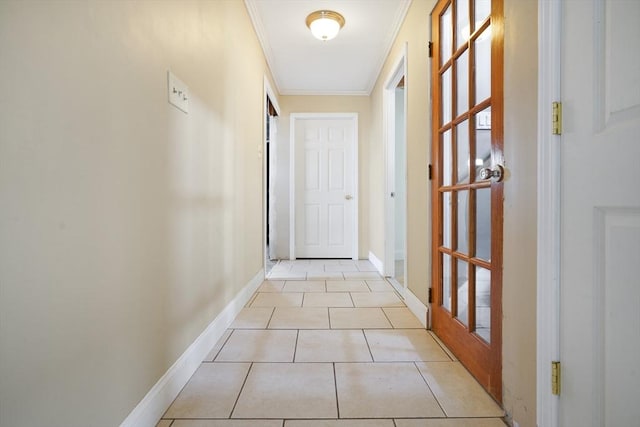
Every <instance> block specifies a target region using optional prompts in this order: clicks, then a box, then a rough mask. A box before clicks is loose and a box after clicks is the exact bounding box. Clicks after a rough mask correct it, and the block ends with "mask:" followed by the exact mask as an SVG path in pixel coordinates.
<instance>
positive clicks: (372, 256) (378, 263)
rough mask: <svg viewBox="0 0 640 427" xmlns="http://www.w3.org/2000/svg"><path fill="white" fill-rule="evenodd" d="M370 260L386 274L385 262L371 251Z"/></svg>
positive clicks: (381, 272)
mask: <svg viewBox="0 0 640 427" xmlns="http://www.w3.org/2000/svg"><path fill="white" fill-rule="evenodd" d="M369 262H371V264H373V266H374V267H375V268H376V270H378V273H380V274H381V275H382V274H384V264H383V263H382V261H380V260H379V259H378V257H377V256H375V254H374V253H373V252H371V251H370V252H369Z"/></svg>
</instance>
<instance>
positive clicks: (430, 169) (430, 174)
mask: <svg viewBox="0 0 640 427" xmlns="http://www.w3.org/2000/svg"><path fill="white" fill-rule="evenodd" d="M432 179H433V167H432V166H431V164H429V181H431V180H432Z"/></svg>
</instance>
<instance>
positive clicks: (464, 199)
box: [456, 191, 469, 255]
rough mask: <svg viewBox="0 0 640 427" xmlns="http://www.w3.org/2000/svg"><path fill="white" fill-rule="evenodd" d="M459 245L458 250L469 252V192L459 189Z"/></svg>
mask: <svg viewBox="0 0 640 427" xmlns="http://www.w3.org/2000/svg"><path fill="white" fill-rule="evenodd" d="M457 195H458V245H457V247H456V251H458V252H460V253H462V254H465V255H466V254H468V253H469V226H468V224H469V222H468V218H469V192H468V191H458V192H457Z"/></svg>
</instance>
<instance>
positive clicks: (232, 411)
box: [228, 362, 253, 419]
mask: <svg viewBox="0 0 640 427" xmlns="http://www.w3.org/2000/svg"><path fill="white" fill-rule="evenodd" d="M252 369H253V362H251V364H250V365H249V369H247V375H246V376H245V377H244V381H242V387H240V391H239V392H238V396H237V397H236V401H235V402H234V403H233V408H231V412H230V413H229V418H228V419H231V418H232V417H233V413H234V412H235V410H236V406H238V402H239V401H240V395H242V392H243V391H244V386H245V385H246V384H247V380H248V379H249V374H251V370H252Z"/></svg>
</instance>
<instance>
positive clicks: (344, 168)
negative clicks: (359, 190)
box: [291, 114, 357, 258]
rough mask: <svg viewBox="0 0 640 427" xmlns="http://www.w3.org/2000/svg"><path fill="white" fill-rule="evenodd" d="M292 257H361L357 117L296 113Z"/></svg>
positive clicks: (294, 122)
mask: <svg viewBox="0 0 640 427" xmlns="http://www.w3.org/2000/svg"><path fill="white" fill-rule="evenodd" d="M291 123H292V132H291V134H292V135H293V141H292V149H293V153H292V159H294V161H293V163H292V176H293V179H292V195H293V199H294V203H293V206H294V212H292V213H293V217H294V218H295V220H294V221H292V227H294V229H293V230H292V231H293V233H292V236H293V237H292V243H293V245H292V251H291V252H292V253H291V257H292V258H357V252H356V250H357V248H356V246H357V235H356V230H357V227H356V215H357V199H356V176H357V154H356V145H357V116H356V115H353V114H351V115H335V116H326V115H324V116H317V117H314V116H313V115H308V114H305V115H292V119H291Z"/></svg>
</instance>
